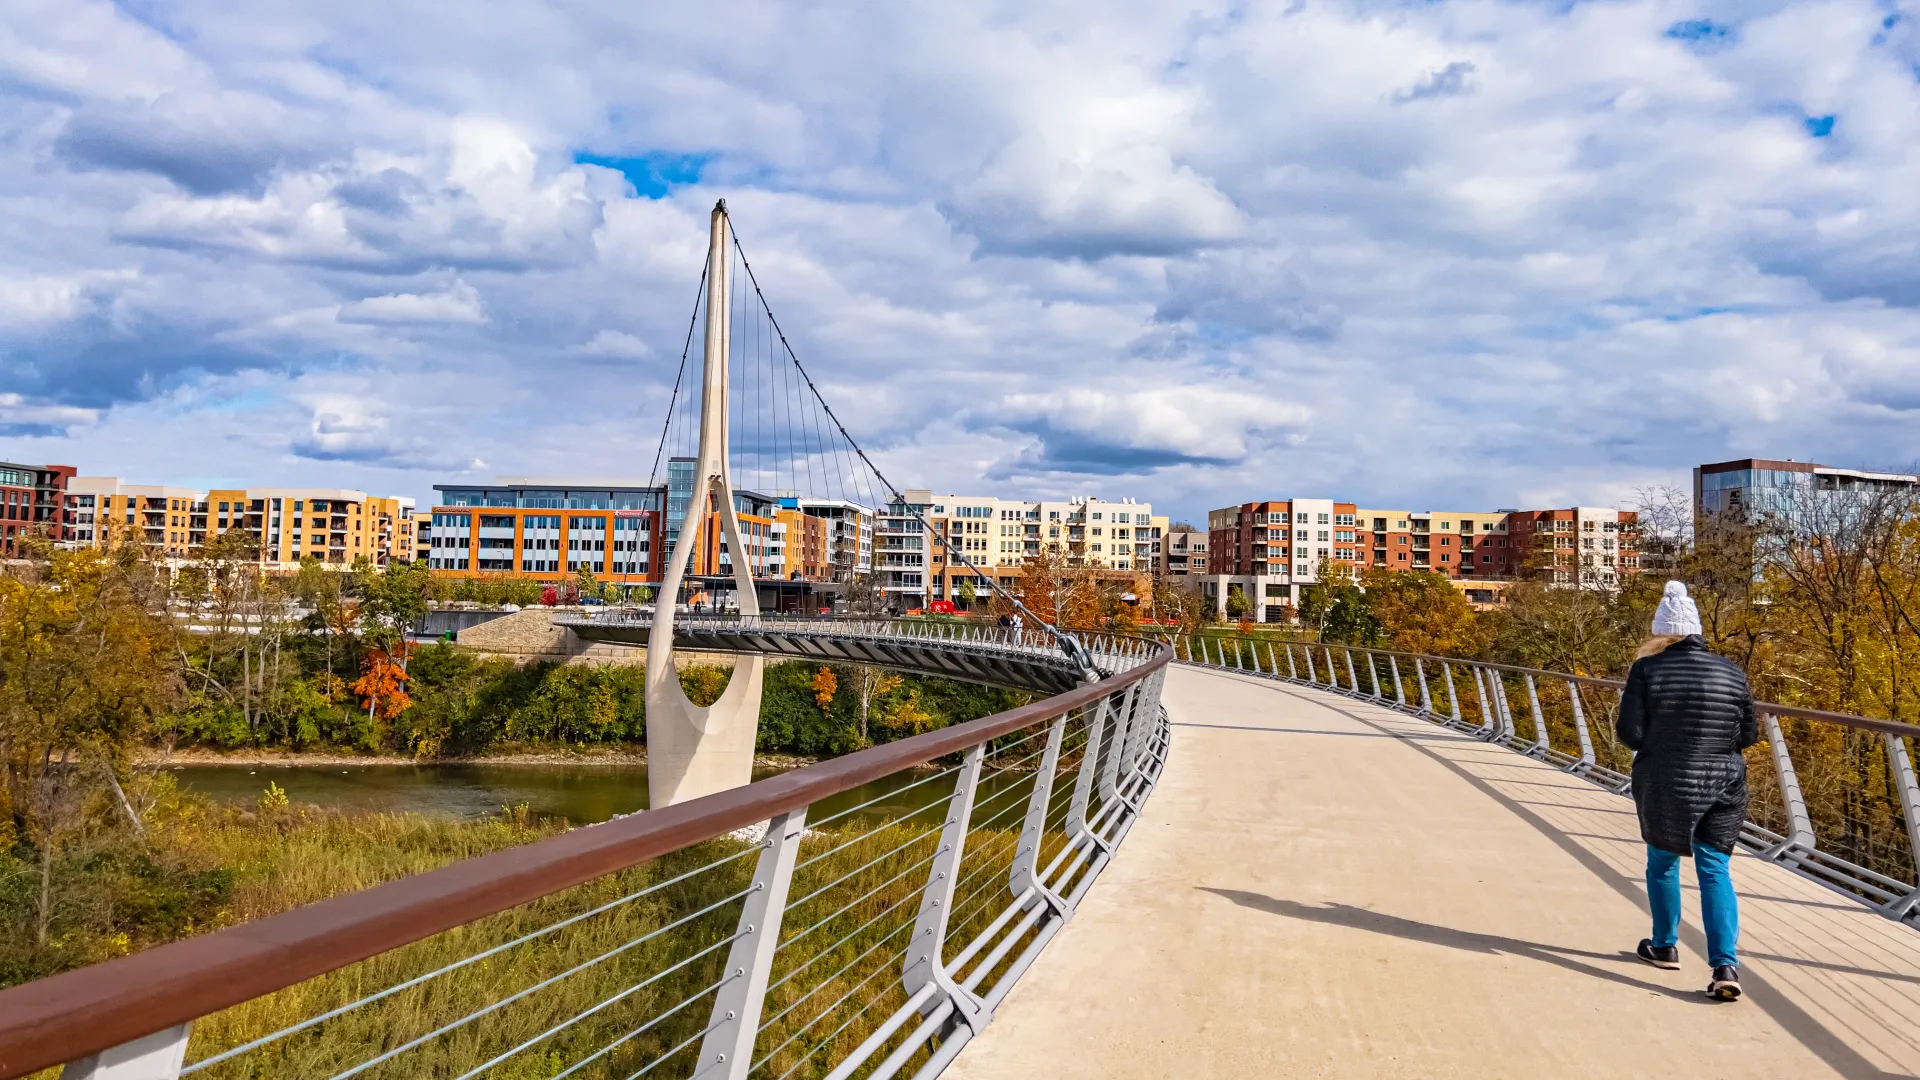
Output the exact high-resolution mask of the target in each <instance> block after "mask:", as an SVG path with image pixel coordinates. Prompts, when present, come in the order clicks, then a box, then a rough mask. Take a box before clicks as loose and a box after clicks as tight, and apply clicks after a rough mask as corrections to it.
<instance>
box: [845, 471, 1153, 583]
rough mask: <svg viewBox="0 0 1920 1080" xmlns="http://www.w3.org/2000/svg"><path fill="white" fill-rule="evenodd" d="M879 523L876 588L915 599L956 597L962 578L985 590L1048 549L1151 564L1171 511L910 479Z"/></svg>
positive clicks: (1135, 565)
mask: <svg viewBox="0 0 1920 1080" xmlns="http://www.w3.org/2000/svg"><path fill="white" fill-rule="evenodd" d="M914 512H918V514H919V515H920V517H921V518H922V519H924V520H925V521H926V526H924V527H923V526H922V525H921V524H920V521H919V520H916V519H915V517H914ZM876 533H877V535H876V540H875V547H874V556H873V558H874V564H873V565H874V572H875V576H876V578H877V581H878V584H879V586H880V588H881V589H882V590H883V591H884V592H886V593H887V594H888V595H889V596H892V597H895V598H897V600H898V601H899V602H900V603H901V604H902V605H903V606H909V607H918V606H925V604H926V603H928V602H930V601H933V600H956V599H958V598H959V597H960V595H961V587H962V586H963V585H966V584H970V585H972V586H973V588H974V590H975V592H976V594H985V593H986V592H987V590H988V588H989V587H990V586H989V582H990V581H994V582H999V583H1000V584H1001V585H1003V586H1008V587H1010V586H1011V585H1012V583H1013V581H1014V579H1016V578H1017V577H1019V570H1020V566H1021V565H1022V564H1023V563H1025V562H1026V561H1027V559H1029V558H1031V557H1035V556H1038V555H1040V554H1042V553H1043V552H1056V553H1061V554H1064V555H1066V556H1068V557H1069V558H1073V559H1079V560H1084V561H1085V562H1087V563H1088V564H1091V565H1094V566H1098V567H1100V568H1102V569H1106V570H1111V571H1115V572H1127V573H1141V574H1151V573H1153V572H1154V570H1155V569H1156V568H1157V565H1158V563H1159V560H1160V556H1161V554H1162V547H1163V545H1164V544H1165V542H1166V533H1167V519H1166V518H1165V517H1164V516H1155V515H1154V513H1153V507H1152V506H1151V505H1150V504H1148V503H1143V502H1139V501H1137V500H1134V499H1121V500H1118V501H1115V500H1108V499H1097V498H1093V497H1091V496H1083V497H1080V498H1075V499H1062V500H1044V499H1043V500H1038V501H1029V500H1024V499H1002V498H997V497H994V496H968V495H952V494H948V495H940V496H936V495H934V494H933V492H932V491H930V490H928V489H925V488H913V489H908V490H906V491H903V492H901V493H899V494H898V495H897V496H896V497H895V498H894V499H893V501H892V502H890V503H889V504H888V506H887V508H886V509H885V510H884V511H882V513H881V515H880V519H879V523H878V528H877V530H876Z"/></svg>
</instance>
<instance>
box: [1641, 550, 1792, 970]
mask: <svg viewBox="0 0 1920 1080" xmlns="http://www.w3.org/2000/svg"><path fill="white" fill-rule="evenodd" d="M1618 732H1619V736H1620V741H1621V742H1623V743H1625V744H1626V745H1627V746H1628V747H1630V748H1632V749H1633V750H1635V751H1636V752H1637V756H1636V757H1635V758H1634V760H1633V801H1634V805H1635V807H1636V808H1637V809H1638V810H1639V815H1640V837H1641V839H1643V840H1645V841H1646V843H1647V901H1648V906H1649V907H1650V908H1652V910H1653V936H1652V937H1651V938H1647V939H1645V940H1643V941H1641V942H1640V947H1639V949H1638V950H1637V952H1638V955H1639V957H1640V959H1642V960H1645V961H1646V962H1647V963H1649V964H1652V965H1654V966H1655V967H1660V968H1666V969H1669V970H1678V969H1679V967H1680V950H1679V947H1678V942H1679V935H1680V860H1681V858H1682V857H1683V856H1686V855H1692V856H1693V866H1694V871H1695V873H1696V874H1697V875H1698V877H1699V879H1700V914H1701V918H1702V920H1703V921H1704V922H1705V923H1706V930H1707V963H1708V965H1709V966H1710V967H1712V969H1713V978H1712V981H1711V982H1709V983H1708V984H1707V993H1708V994H1710V995H1712V996H1714V997H1716V998H1719V999H1721V1000H1723V1001H1732V1000H1734V999H1736V998H1738V997H1739V996H1740V960H1739V956H1738V954H1737V951H1736V950H1737V947H1738V945H1739V942H1740V913H1739V902H1738V901H1737V900H1736V899H1735V897H1734V892H1733V876H1732V873H1731V868H1730V867H1729V865H1728V863H1729V861H1730V860H1731V858H1732V856H1733V846H1734V843H1735V842H1736V841H1737V840H1738V839H1739V837H1740V826H1741V823H1742V822H1744V821H1745V820H1746V817H1747V761H1746V758H1745V757H1744V756H1742V754H1741V751H1742V750H1745V749H1746V748H1747V747H1749V746H1752V745H1753V744H1754V743H1755V742H1757V741H1758V740H1759V731H1758V729H1757V727H1756V725H1755V721H1754V713H1753V691H1752V689H1751V688H1750V687H1749V686H1748V684H1747V676H1746V673H1745V672H1743V671H1741V670H1740V668H1739V667H1738V666H1737V665H1736V664H1734V663H1733V661H1731V660H1728V659H1726V658H1725V657H1721V656H1716V655H1714V654H1713V653H1712V652H1709V651H1708V650H1707V643H1706V640H1705V639H1704V638H1702V637H1701V636H1700V612H1699V609H1697V608H1696V607H1695V606H1694V603H1693V598H1692V597H1690V596H1688V595H1687V587H1686V586H1685V585H1683V584H1681V583H1680V582H1678V581H1669V582H1667V587H1666V594H1665V595H1664V596H1663V597H1662V598H1661V600H1660V608H1659V610H1658V611H1657V612H1656V613H1655V614H1654V617H1653V636H1652V637H1650V638H1648V639H1647V640H1646V641H1645V642H1644V643H1643V644H1642V645H1641V646H1640V650H1639V656H1638V658H1637V659H1636V660H1634V662H1633V668H1632V670H1631V671H1629V672H1628V673H1627V688H1626V690H1625V691H1624V692H1623V693H1622V694H1621V697H1620V721H1619V725H1618Z"/></svg>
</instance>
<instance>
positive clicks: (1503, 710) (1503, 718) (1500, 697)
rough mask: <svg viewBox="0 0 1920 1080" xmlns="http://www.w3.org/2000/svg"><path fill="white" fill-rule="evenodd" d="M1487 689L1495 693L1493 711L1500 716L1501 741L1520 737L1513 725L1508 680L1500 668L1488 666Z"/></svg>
mask: <svg viewBox="0 0 1920 1080" xmlns="http://www.w3.org/2000/svg"><path fill="white" fill-rule="evenodd" d="M1486 672H1487V690H1488V691H1489V692H1491V693H1492V694H1493V713H1494V715H1495V716H1498V717H1499V718H1500V741H1501V742H1508V741H1511V740H1513V739H1516V738H1518V737H1519V733H1518V732H1517V731H1515V730H1514V726H1513V703H1512V702H1510V701H1508V700H1507V680H1506V677H1505V676H1504V675H1502V674H1501V673H1500V672H1499V671H1498V670H1496V669H1494V668H1487V669H1486Z"/></svg>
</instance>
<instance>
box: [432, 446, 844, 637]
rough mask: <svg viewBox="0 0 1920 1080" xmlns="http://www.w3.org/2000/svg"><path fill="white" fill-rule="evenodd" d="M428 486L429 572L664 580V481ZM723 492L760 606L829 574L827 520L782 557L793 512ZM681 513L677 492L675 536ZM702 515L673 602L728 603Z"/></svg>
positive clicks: (790, 606) (519, 480) (729, 569)
mask: <svg viewBox="0 0 1920 1080" xmlns="http://www.w3.org/2000/svg"><path fill="white" fill-rule="evenodd" d="M688 475H689V476H690V475H691V474H690V473H689V474H688ZM434 490H436V491H438V492H439V493H440V496H439V499H438V501H437V502H436V504H435V505H434V507H433V514H432V518H431V520H430V522H429V523H428V529H429V530H430V531H429V546H428V549H427V550H428V552H429V555H428V559H427V565H428V567H429V568H430V569H431V570H432V571H433V572H434V573H435V574H438V575H440V576H443V577H473V576H478V575H486V576H497V577H511V578H528V579H532V580H534V581H540V582H548V583H554V584H559V583H561V582H564V581H568V580H571V579H573V578H575V577H577V576H578V575H579V574H580V572H581V571H583V570H584V571H586V572H588V573H590V574H592V575H593V577H594V580H596V581H599V582H602V583H607V584H613V585H617V586H626V587H634V586H643V585H644V586H654V585H657V584H659V582H660V581H661V580H662V579H664V578H665V576H666V558H667V556H668V555H669V554H670V553H671V551H672V544H673V543H674V541H671V540H669V539H668V530H669V524H668V519H667V514H666V513H665V512H664V510H665V508H666V507H667V506H669V505H670V499H671V493H672V491H673V484H672V482H671V480H670V481H669V483H668V484H664V485H662V484H653V485H647V484H617V483H611V482H597V483H590V482H581V481H569V480H559V479H552V478H543V477H503V478H501V479H500V480H498V481H496V482H495V483H493V484H487V485H468V484H459V485H455V484H437V485H435V487H434ZM733 498H734V512H735V515H736V517H737V518H738V519H739V523H740V542H741V544H742V546H743V547H744V548H745V551H744V552H743V553H741V558H743V559H744V560H745V561H746V563H747V568H748V572H749V573H750V574H751V575H752V576H753V578H754V580H755V581H756V582H758V583H759V584H757V585H756V592H757V593H758V599H759V601H760V606H761V609H762V610H768V611H775V610H795V611H797V610H802V609H803V608H804V606H805V604H806V599H807V597H808V595H809V594H810V593H811V592H812V591H813V590H812V589H811V588H809V587H807V586H808V583H811V582H814V581H825V580H828V578H827V577H826V576H820V577H809V576H807V575H808V573H809V572H810V571H818V572H819V573H821V574H822V575H825V574H827V573H830V569H829V568H830V566H831V558H832V547H831V544H830V541H829V538H830V524H829V522H828V521H827V520H826V519H819V518H807V519H806V520H805V521H801V522H799V523H798V524H799V525H800V527H801V530H802V531H801V532H800V533H799V535H800V536H801V537H802V541H803V545H805V544H808V543H811V545H812V546H811V547H810V548H809V547H805V546H803V549H802V550H801V551H800V552H797V553H795V555H794V557H793V558H791V559H790V557H789V544H788V538H789V536H790V535H793V531H794V525H795V522H794V520H793V518H792V517H790V516H789V515H790V514H794V513H796V512H798V510H799V508H798V507H783V506H782V504H781V501H780V500H778V499H775V498H773V497H771V496H768V495H763V494H760V493H758V492H754V491H748V490H745V489H737V490H735V492H734V494H733ZM800 502H803V503H804V502H805V500H800ZM693 512H696V511H695V509H694V507H693V500H692V496H691V492H690V489H689V493H688V494H687V496H686V501H685V502H684V503H682V504H681V506H680V514H679V520H678V521H676V522H674V523H673V524H672V526H671V528H672V531H673V533H674V534H675V535H677V534H678V532H679V529H680V527H681V526H682V525H684V524H685V519H686V516H687V515H688V514H689V513H693ZM703 512H704V513H705V514H706V519H705V521H704V523H703V525H702V528H701V530H700V543H699V546H698V547H697V548H696V549H695V551H694V553H693V559H692V562H691V564H690V567H689V572H688V574H687V591H686V593H685V595H684V596H683V597H682V599H683V600H684V601H685V602H686V603H689V604H695V605H702V606H707V607H711V608H714V609H725V608H729V607H732V606H734V604H735V603H736V598H735V597H734V595H733V594H734V588H735V586H734V581H733V560H734V557H735V553H734V551H733V550H732V547H731V545H730V544H729V543H728V541H727V538H726V536H725V535H724V532H723V529H722V527H721V522H720V513H719V511H718V509H716V508H712V507H708V508H704V511H703ZM800 516H802V517H804V516H805V515H804V514H801V515H800ZM809 522H811V523H812V524H811V526H810V527H809V524H808V523H809ZM809 537H811V540H810V541H809V540H808V538H809Z"/></svg>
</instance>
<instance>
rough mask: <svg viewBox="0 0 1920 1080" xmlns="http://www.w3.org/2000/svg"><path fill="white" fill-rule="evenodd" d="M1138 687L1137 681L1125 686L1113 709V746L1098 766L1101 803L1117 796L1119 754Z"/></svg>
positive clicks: (1124, 744) (1110, 800)
mask: <svg viewBox="0 0 1920 1080" xmlns="http://www.w3.org/2000/svg"><path fill="white" fill-rule="evenodd" d="M1139 687H1140V684H1139V683H1134V684H1133V685H1132V686H1129V687H1127V689H1126V695H1127V696H1126V697H1125V698H1123V699H1121V702H1120V707H1119V708H1117V709H1114V710H1113V746H1112V747H1110V748H1109V749H1108V750H1107V760H1106V762H1105V763H1104V764H1102V765H1101V767H1100V801H1101V802H1102V803H1110V802H1112V801H1113V800H1114V799H1116V798H1118V797H1119V783H1120V756H1121V754H1123V753H1124V752H1125V751H1126V748H1127V720H1128V718H1129V717H1130V716H1131V715H1132V713H1133V697H1134V695H1135V694H1137V693H1139Z"/></svg>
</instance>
